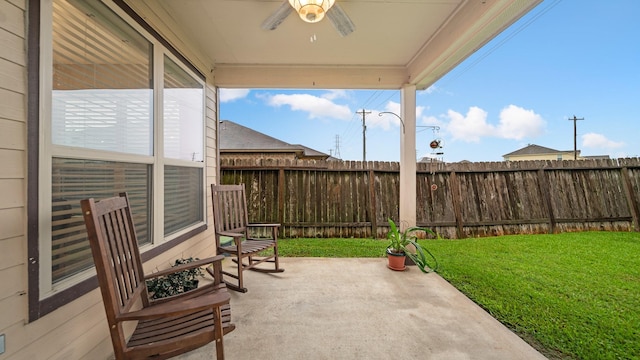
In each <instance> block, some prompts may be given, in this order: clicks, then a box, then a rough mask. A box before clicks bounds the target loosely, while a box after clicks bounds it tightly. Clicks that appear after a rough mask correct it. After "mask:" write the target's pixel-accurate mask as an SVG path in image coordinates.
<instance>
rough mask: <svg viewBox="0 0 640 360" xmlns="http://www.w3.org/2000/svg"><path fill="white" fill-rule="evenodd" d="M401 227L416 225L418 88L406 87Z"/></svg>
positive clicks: (403, 118)
mask: <svg viewBox="0 0 640 360" xmlns="http://www.w3.org/2000/svg"><path fill="white" fill-rule="evenodd" d="M400 99H401V100H400V102H401V104H400V106H401V115H400V116H401V117H402V120H403V121H404V128H403V131H401V132H400V199H399V201H400V226H401V228H402V229H404V228H405V227H407V226H415V225H416V87H415V85H405V86H404V87H402V89H401V90H400Z"/></svg>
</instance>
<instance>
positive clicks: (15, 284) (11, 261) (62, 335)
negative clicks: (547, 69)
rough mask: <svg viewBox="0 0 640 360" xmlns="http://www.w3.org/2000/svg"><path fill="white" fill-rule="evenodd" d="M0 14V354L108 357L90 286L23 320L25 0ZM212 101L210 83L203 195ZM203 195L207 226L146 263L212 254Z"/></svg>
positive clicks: (212, 160) (1, 6)
mask: <svg viewBox="0 0 640 360" xmlns="http://www.w3.org/2000/svg"><path fill="white" fill-rule="evenodd" d="M0 14H1V16H0V164H2V166H0V284H2V291H1V292H0V334H4V335H5V339H6V343H5V353H4V354H0V359H3V360H5V359H6V360H9V359H11V360H17V359H65V360H72V359H108V358H109V357H110V356H111V354H112V353H113V351H112V347H111V341H110V338H109V333H108V329H107V324H106V319H105V315H104V309H103V306H102V299H101V296H100V292H99V290H97V289H96V290H94V291H92V292H90V293H89V294H87V295H85V296H83V297H81V298H79V299H77V300H75V301H73V302H71V303H69V304H67V305H65V306H63V307H61V308H59V309H57V310H55V311H53V312H51V313H49V314H47V315H45V316H43V317H42V318H40V319H38V320H36V321H34V322H32V323H28V296H27V291H28V283H27V237H26V227H27V225H26V224H27V211H26V198H27V196H26V192H27V187H26V177H27V162H26V152H27V131H26V121H27V110H26V109H27V103H26V89H27V80H26V76H27V72H26V46H27V45H26V38H25V36H26V30H25V26H26V20H25V19H26V0H0ZM185 54H189V53H188V52H185ZM187 56H188V57H189V55H187ZM196 63H197V62H196ZM198 66H199V67H201V68H202V64H199V65H198ZM202 71H203V72H204V73H205V74H209V71H205V70H204V69H203V70H202ZM216 107H217V104H216V93H215V87H214V86H213V85H212V84H211V83H209V84H208V85H207V128H206V136H207V138H206V140H207V162H208V166H207V169H206V171H207V188H208V192H207V194H209V195H210V191H209V186H208V185H209V184H210V183H212V182H215V180H216V173H217V156H216V132H217V125H216V118H217V116H216ZM209 198H210V197H208V198H207V203H208V206H207V208H208V214H207V219H208V223H209V229H208V230H207V231H205V232H203V233H201V234H199V235H197V236H196V237H194V238H193V239H190V240H189V241H186V242H184V243H182V244H180V245H179V246H177V247H175V248H174V249H172V250H171V251H168V252H167V253H165V254H163V255H161V256H158V257H156V258H154V259H152V260H151V261H149V262H148V263H146V264H145V269H146V270H147V271H153V270H155V269H161V268H166V267H168V266H169V265H170V263H171V262H172V261H173V260H174V259H175V258H177V257H184V256H186V257H188V256H197V257H200V258H203V257H206V256H210V255H213V254H215V246H214V241H213V237H212V234H213V233H212V229H213V227H212V218H211V204H210V203H211V202H210V200H209Z"/></svg>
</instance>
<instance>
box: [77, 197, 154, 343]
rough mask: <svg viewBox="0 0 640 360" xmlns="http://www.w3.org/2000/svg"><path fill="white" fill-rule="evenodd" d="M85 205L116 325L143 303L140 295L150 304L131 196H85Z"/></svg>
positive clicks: (108, 310)
mask: <svg viewBox="0 0 640 360" xmlns="http://www.w3.org/2000/svg"><path fill="white" fill-rule="evenodd" d="M81 205H82V213H83V215H84V219H85V222H86V224H87V232H88V235H89V241H90V244H91V250H92V253H93V260H94V262H95V265H96V272H97V275H98V280H99V282H100V289H101V292H102V298H103V301H104V303H105V309H106V313H107V320H108V322H109V325H110V328H112V326H113V325H115V324H116V321H115V318H116V317H117V315H119V314H122V313H126V312H128V311H129V310H130V309H131V308H132V307H133V306H136V305H139V304H137V302H138V301H139V299H142V304H143V306H147V305H148V304H149V300H148V297H147V289H146V285H145V282H144V273H143V268H142V263H141V260H140V251H139V249H138V241H137V238H136V233H135V227H134V225H133V220H132V216H131V209H130V207H129V199H128V197H127V195H126V193H122V194H120V197H114V198H109V199H105V200H102V201H99V202H95V201H94V200H93V199H87V200H82V202H81ZM112 331H113V330H112Z"/></svg>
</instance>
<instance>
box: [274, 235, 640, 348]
mask: <svg viewBox="0 0 640 360" xmlns="http://www.w3.org/2000/svg"><path fill="white" fill-rule="evenodd" d="M420 243H421V244H423V245H426V247H427V248H428V249H429V250H431V252H432V253H433V254H434V255H435V256H436V258H437V259H438V262H439V264H440V268H439V270H438V273H439V274H440V275H441V276H442V277H443V278H445V279H447V281H449V282H450V283H451V284H453V285H454V286H455V287H456V288H458V289H459V290H460V291H462V292H463V293H465V294H466V295H467V296H468V297H469V298H471V299H472V300H473V301H475V302H476V303H478V304H479V305H480V306H482V307H483V308H484V309H486V310H487V311H488V312H489V313H490V314H491V315H492V316H494V317H495V318H496V319H498V320H499V321H501V322H502V323H503V324H505V325H506V326H508V327H509V328H511V329H512V330H513V331H514V332H516V333H517V334H519V335H520V336H521V337H522V338H524V339H525V340H526V341H527V342H529V343H530V344H532V345H533V346H534V347H536V348H537V349H538V350H539V351H541V352H542V353H543V354H544V355H546V356H547V357H549V358H552V359H554V358H556V359H557V358H560V359H563V358H568V359H571V358H574V359H640V233H622V232H584V233H564V234H555V235H517V236H501V237H488V238H477V239H464V240H421V241H420ZM385 247H386V241H383V240H373V239H284V240H281V241H280V242H279V250H280V254H281V256H309V257H382V256H383V254H384V249H385Z"/></svg>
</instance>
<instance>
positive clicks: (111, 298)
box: [81, 193, 235, 359]
mask: <svg viewBox="0 0 640 360" xmlns="http://www.w3.org/2000/svg"><path fill="white" fill-rule="evenodd" d="M81 205H82V213H83V215H84V220H85V224H86V227H87V232H88V235H89V242H90V244H91V252H92V254H93V259H94V262H95V265H96V271H97V276H98V281H99V283H100V290H101V292H102V299H103V302H104V308H105V312H106V314H107V321H108V324H109V331H110V333H111V342H112V343H113V349H114V353H115V356H116V359H147V358H153V359H166V358H169V357H172V356H175V355H178V354H181V353H185V352H188V351H191V350H194V349H196V348H198V347H201V346H203V345H205V344H208V343H210V342H212V341H215V343H216V355H217V358H218V359H224V351H223V343H222V337H223V335H224V334H227V333H229V332H230V331H232V330H233V329H235V325H233V324H231V321H230V320H231V311H230V307H229V300H230V296H229V292H228V291H227V289H226V286H225V284H224V282H222V265H221V261H222V259H223V256H216V257H213V258H209V259H203V260H197V261H194V262H190V263H187V264H183V265H180V266H174V267H172V268H169V269H167V270H164V271H159V272H156V273H154V274H151V275H148V276H145V275H144V274H143V269H142V261H141V260H140V251H139V249H138V242H137V239H136V234H135V229H134V225H133V221H132V217H131V209H130V207H129V199H128V198H127V195H126V194H125V193H122V194H120V196H119V197H113V198H109V199H105V200H102V201H99V202H95V201H94V200H93V199H86V200H82V201H81ZM209 265H211V266H212V267H213V269H209V268H208V269H207V270H209V272H210V273H211V274H213V276H214V278H213V281H212V282H210V283H208V284H206V285H204V286H201V287H199V288H197V289H195V290H192V291H189V292H186V293H182V294H179V295H175V296H171V297H168V298H161V299H157V300H151V299H150V298H149V296H148V295H149V294H148V293H147V287H146V282H145V281H146V280H149V279H152V278H155V277H159V276H166V275H168V274H171V273H174V272H177V271H182V270H185V269H193V268H196V267H202V266H209ZM135 322H137V325H136V324H135ZM129 324H131V325H129ZM134 325H135V330H133V329H134ZM131 330H133V333H132V334H131ZM128 334H131V336H130V337H129V339H128V340H127V335H128Z"/></svg>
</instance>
